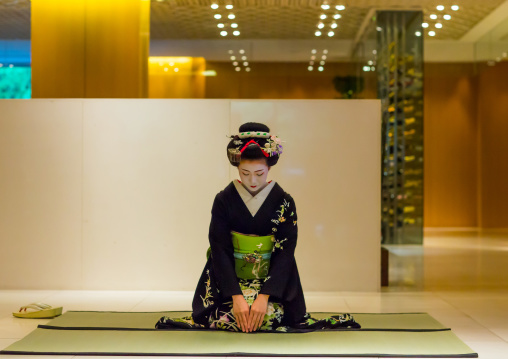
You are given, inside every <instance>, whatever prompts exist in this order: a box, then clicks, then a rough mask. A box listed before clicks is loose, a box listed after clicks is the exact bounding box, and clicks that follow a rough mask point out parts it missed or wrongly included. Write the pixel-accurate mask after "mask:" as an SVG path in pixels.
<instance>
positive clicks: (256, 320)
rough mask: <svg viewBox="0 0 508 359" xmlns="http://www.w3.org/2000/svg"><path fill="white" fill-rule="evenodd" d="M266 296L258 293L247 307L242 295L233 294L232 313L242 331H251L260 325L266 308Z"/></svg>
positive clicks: (267, 296)
mask: <svg viewBox="0 0 508 359" xmlns="http://www.w3.org/2000/svg"><path fill="white" fill-rule="evenodd" d="M268 298H269V295H266V294H259V295H258V297H257V298H256V300H255V301H254V303H252V305H251V306H250V307H249V304H248V303H247V301H246V300H245V298H244V297H243V295H240V294H239V295H234V296H233V314H234V316H235V318H236V322H237V323H238V326H239V327H240V329H241V330H242V332H244V333H249V332H253V331H256V330H258V329H259V328H260V327H261V325H262V324H263V319H264V318H265V314H266V311H267V309H268Z"/></svg>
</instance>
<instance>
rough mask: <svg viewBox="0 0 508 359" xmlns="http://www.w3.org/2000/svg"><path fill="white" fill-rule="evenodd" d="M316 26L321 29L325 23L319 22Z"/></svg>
mask: <svg viewBox="0 0 508 359" xmlns="http://www.w3.org/2000/svg"><path fill="white" fill-rule="evenodd" d="M317 27H318V29H322V28H323V27H325V24H323V23H322V22H320V23H319V24H317Z"/></svg>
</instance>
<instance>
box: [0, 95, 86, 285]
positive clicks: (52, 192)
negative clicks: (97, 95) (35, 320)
mask: <svg viewBox="0 0 508 359" xmlns="http://www.w3.org/2000/svg"><path fill="white" fill-rule="evenodd" d="M0 113H1V116H0V289H48V288H51V289H70V288H80V283H81V186H82V180H81V179H82V168H81V158H82V147H81V143H82V142H81V141H82V127H81V126H82V104H81V101H78V100H59V101H51V100H2V101H0Z"/></svg>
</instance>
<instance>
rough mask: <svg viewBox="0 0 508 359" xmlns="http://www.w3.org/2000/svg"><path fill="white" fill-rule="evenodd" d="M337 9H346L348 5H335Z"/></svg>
mask: <svg viewBox="0 0 508 359" xmlns="http://www.w3.org/2000/svg"><path fill="white" fill-rule="evenodd" d="M335 8H336V9H337V10H344V9H345V8H346V7H345V6H344V5H337V6H335Z"/></svg>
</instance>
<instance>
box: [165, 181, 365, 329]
mask: <svg viewBox="0 0 508 359" xmlns="http://www.w3.org/2000/svg"><path fill="white" fill-rule="evenodd" d="M231 231H235V232H238V233H243V234H250V235H258V236H267V235H273V239H272V241H273V242H274V243H273V244H274V246H273V252H272V254H271V259H270V267H269V271H268V276H267V277H266V278H264V279H239V278H237V275H236V272H235V263H234V257H233V252H234V248H233V243H232V239H231ZM297 237H298V226H297V214H296V207H295V203H294V200H293V198H292V197H291V196H290V195H289V194H288V193H286V192H284V190H283V189H282V188H281V187H280V186H279V185H278V184H277V183H275V182H270V183H269V184H268V185H267V186H266V187H265V188H264V189H263V190H261V191H260V192H259V193H258V194H256V195H255V196H252V195H250V193H248V191H247V190H246V189H245V188H243V186H242V185H241V182H240V181H238V180H235V181H232V182H231V183H230V184H229V185H228V186H227V187H226V188H225V189H224V190H223V191H221V192H220V193H218V194H217V195H216V197H215V200H214V203H213V207H212V219H211V223H210V231H209V240H210V247H211V256H209V257H208V260H207V262H206V264H205V268H204V270H203V273H202V275H201V278H200V279H199V281H198V285H197V288H196V292H195V294H194V299H193V302H192V316H189V317H184V318H169V317H163V318H161V320H160V321H159V322H158V323H157V325H156V327H157V328H160V329H168V328H173V327H178V328H189V329H190V328H193V329H200V328H202V329H206V328H210V329H224V330H232V331H240V329H239V326H238V325H237V323H236V320H235V317H234V315H233V313H232V307H233V301H232V296H233V295H237V294H239V295H243V296H244V298H245V299H246V301H247V303H248V304H249V305H252V303H253V302H254V300H255V299H256V298H257V295H258V294H268V295H270V297H269V302H268V309H267V314H266V315H265V318H264V321H263V324H262V326H261V328H260V329H259V331H265V332H275V331H276V332H294V331H308V330H316V329H327V328H328V329H332V328H339V327H340V328H348V327H349V328H358V327H359V325H358V323H356V322H355V321H354V319H353V318H352V316H350V315H349V314H342V315H337V316H332V317H329V318H326V319H321V320H317V319H314V318H311V317H310V315H309V314H308V313H307V312H306V307H305V299H304V295H303V290H302V285H301V283H300V276H299V274H298V268H297V266H296V261H295V257H294V253H295V247H296V243H297Z"/></svg>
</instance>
